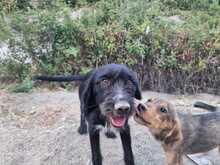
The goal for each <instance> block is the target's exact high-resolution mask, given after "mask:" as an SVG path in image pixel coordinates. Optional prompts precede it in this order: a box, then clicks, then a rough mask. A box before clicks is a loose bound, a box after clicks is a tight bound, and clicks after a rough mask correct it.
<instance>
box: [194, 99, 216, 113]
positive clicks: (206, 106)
mask: <svg viewBox="0 0 220 165" xmlns="http://www.w3.org/2000/svg"><path fill="white" fill-rule="evenodd" d="M194 107H197V108H203V109H206V110H208V111H211V112H215V111H217V110H220V108H218V107H216V106H213V105H209V104H206V103H203V102H201V101H197V102H195V103H194Z"/></svg>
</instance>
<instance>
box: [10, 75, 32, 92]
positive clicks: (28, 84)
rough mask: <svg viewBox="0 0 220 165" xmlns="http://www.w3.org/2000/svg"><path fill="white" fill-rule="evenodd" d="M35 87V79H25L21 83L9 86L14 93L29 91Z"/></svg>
mask: <svg viewBox="0 0 220 165" xmlns="http://www.w3.org/2000/svg"><path fill="white" fill-rule="evenodd" d="M32 89H33V81H32V80H30V79H27V78H26V79H25V80H23V81H22V82H21V83H18V84H14V85H12V86H10V87H9V88H8V90H9V91H10V92H14V93H28V92H30V91H31V90H32Z"/></svg>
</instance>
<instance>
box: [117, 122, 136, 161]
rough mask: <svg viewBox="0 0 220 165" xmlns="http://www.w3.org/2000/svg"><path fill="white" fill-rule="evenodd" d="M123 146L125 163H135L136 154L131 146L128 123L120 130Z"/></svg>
mask: <svg viewBox="0 0 220 165" xmlns="http://www.w3.org/2000/svg"><path fill="white" fill-rule="evenodd" d="M120 136H121V141H122V146H123V150H124V161H125V165H134V156H133V152H132V148H131V135H130V128H129V126H128V125H127V126H126V128H125V130H122V131H121V132H120Z"/></svg>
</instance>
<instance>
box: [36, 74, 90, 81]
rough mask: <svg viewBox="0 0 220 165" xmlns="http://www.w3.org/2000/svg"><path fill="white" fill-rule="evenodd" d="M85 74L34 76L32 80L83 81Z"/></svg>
mask: <svg viewBox="0 0 220 165" xmlns="http://www.w3.org/2000/svg"><path fill="white" fill-rule="evenodd" d="M86 77H87V76H86V75H70V76H34V77H33V78H32V79H33V80H42V81H57V82H70V81H84V80H86Z"/></svg>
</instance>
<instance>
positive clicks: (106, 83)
mask: <svg viewBox="0 0 220 165" xmlns="http://www.w3.org/2000/svg"><path fill="white" fill-rule="evenodd" d="M110 84H111V81H110V80H108V79H103V80H102V81H100V86H101V87H102V88H107V87H109V86H110Z"/></svg>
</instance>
